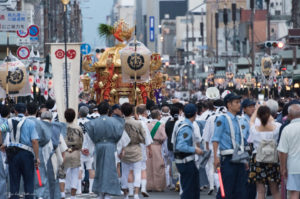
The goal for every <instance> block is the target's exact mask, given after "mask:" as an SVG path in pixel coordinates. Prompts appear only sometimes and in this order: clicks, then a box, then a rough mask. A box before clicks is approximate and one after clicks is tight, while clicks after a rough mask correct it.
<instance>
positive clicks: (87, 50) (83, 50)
mask: <svg viewBox="0 0 300 199" xmlns="http://www.w3.org/2000/svg"><path fill="white" fill-rule="evenodd" d="M91 49H92V48H91V46H90V45H89V44H81V46H80V52H81V54H83V55H87V54H89V53H90V52H91Z"/></svg>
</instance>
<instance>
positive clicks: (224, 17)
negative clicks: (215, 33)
mask: <svg viewBox="0 0 300 199" xmlns="http://www.w3.org/2000/svg"><path fill="white" fill-rule="evenodd" d="M223 23H224V26H225V31H224V32H225V34H224V35H225V51H226V70H228V44H227V43H228V37H227V24H228V15H227V8H226V5H225V7H224V9H223Z"/></svg>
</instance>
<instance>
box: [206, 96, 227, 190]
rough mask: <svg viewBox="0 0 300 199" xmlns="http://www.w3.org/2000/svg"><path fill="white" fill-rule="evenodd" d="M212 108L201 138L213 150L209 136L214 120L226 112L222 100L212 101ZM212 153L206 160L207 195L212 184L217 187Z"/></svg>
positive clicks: (213, 126) (208, 148)
mask: <svg viewBox="0 0 300 199" xmlns="http://www.w3.org/2000/svg"><path fill="white" fill-rule="evenodd" d="M214 108H215V110H214V111H213V112H211V115H210V116H209V117H208V118H207V120H206V123H205V127H204V130H203V140H204V141H205V142H206V149H207V150H212V151H213V146H212V142H211V138H212V136H213V133H214V130H215V120H216V118H217V117H218V116H219V115H222V114H224V113H226V107H224V103H223V101H222V100H216V101H215V102H214ZM213 154H214V153H211V156H210V158H209V160H208V162H207V165H206V173H207V177H208V181H209V191H208V195H211V194H212V193H213V191H214V185H215V184H216V186H217V188H218V187H219V184H218V181H217V180H215V179H216V177H215V171H214V158H213Z"/></svg>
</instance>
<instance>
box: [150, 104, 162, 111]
mask: <svg viewBox="0 0 300 199" xmlns="http://www.w3.org/2000/svg"><path fill="white" fill-rule="evenodd" d="M154 110H160V108H159V106H158V105H154V106H152V107H151V108H150V111H154Z"/></svg>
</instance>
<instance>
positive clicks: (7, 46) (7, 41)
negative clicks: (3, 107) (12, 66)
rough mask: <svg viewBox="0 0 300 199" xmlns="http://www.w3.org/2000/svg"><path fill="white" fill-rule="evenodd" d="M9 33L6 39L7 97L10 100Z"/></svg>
mask: <svg viewBox="0 0 300 199" xmlns="http://www.w3.org/2000/svg"><path fill="white" fill-rule="evenodd" d="M6 35H7V40H6V85H5V86H6V99H7V101H8V99H9V90H8V79H9V77H8V62H9V61H10V60H9V59H10V58H9V32H6Z"/></svg>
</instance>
